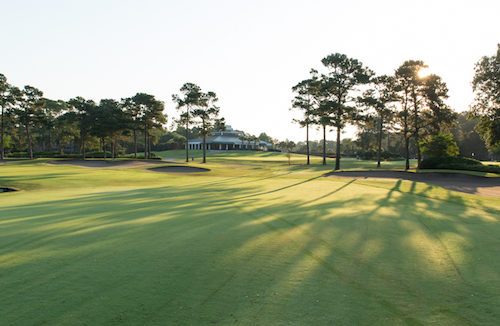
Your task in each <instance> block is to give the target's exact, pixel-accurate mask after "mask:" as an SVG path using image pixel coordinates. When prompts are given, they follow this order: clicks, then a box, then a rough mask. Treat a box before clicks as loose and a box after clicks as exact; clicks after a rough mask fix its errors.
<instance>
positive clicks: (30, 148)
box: [26, 124, 33, 160]
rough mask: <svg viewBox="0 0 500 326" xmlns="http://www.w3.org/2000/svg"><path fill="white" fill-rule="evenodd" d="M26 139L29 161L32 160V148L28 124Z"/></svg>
mask: <svg viewBox="0 0 500 326" xmlns="http://www.w3.org/2000/svg"><path fill="white" fill-rule="evenodd" d="M26 137H27V138H28V149H29V153H30V160H32V159H33V147H32V144H31V134H30V128H29V126H28V124H26Z"/></svg>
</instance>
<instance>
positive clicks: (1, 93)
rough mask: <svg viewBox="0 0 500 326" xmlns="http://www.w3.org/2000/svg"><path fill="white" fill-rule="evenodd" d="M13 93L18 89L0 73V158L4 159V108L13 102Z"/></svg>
mask: <svg viewBox="0 0 500 326" xmlns="http://www.w3.org/2000/svg"><path fill="white" fill-rule="evenodd" d="M13 93H14V94H16V93H17V94H19V93H20V92H19V89H17V91H16V88H13V87H12V86H11V85H9V84H8V83H7V78H6V77H5V76H4V75H3V74H0V109H1V112H2V115H1V119H2V121H1V132H0V159H1V160H3V159H4V155H5V118H6V114H5V113H6V110H7V109H8V108H9V107H11V106H12V104H13V103H14V97H13V96H12V95H13Z"/></svg>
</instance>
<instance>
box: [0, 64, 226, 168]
mask: <svg viewBox="0 0 500 326" xmlns="http://www.w3.org/2000/svg"><path fill="white" fill-rule="evenodd" d="M186 85H191V86H192V89H196V90H197V91H198V95H200V96H201V97H200V98H198V99H197V100H196V101H194V102H192V103H191V104H190V107H191V106H192V108H193V110H192V111H191V112H188V117H189V119H188V121H189V123H190V124H189V125H188V129H187V130H188V133H186V130H185V128H184V127H183V124H184V123H185V122H186V116H187V115H186V113H183V114H181V117H180V119H179V120H177V121H175V123H176V125H177V129H176V130H174V131H168V130H166V128H165V125H166V123H167V115H166V114H165V105H164V103H163V102H162V101H159V100H157V99H156V98H155V96H153V95H150V94H146V93H137V94H136V95H134V96H131V97H127V98H122V99H120V100H115V99H102V100H100V101H99V103H96V102H94V101H93V100H89V99H85V98H83V97H75V98H72V99H70V100H68V101H62V100H52V99H48V98H45V97H44V96H43V92H42V91H41V90H39V89H37V88H35V87H32V86H24V88H18V87H16V86H14V85H10V84H9V83H8V82H7V78H6V77H5V76H4V75H2V74H0V109H1V135H0V159H4V157H6V155H8V156H9V157H29V158H31V159H33V158H34V157H81V158H83V159H85V158H87V157H102V158H108V157H110V158H116V157H118V156H119V155H121V156H123V155H124V154H126V153H133V154H130V155H129V157H134V158H146V159H150V158H153V157H154V154H153V151H161V150H168V149H179V148H184V147H185V144H186V140H187V139H189V137H196V136H205V137H206V135H208V134H210V132H211V131H212V130H214V129H215V128H219V129H220V128H223V127H224V123H223V119H219V118H218V110H219V109H218V107H217V106H215V105H214V103H215V102H216V101H217V97H216V95H215V93H214V92H207V93H203V92H201V89H200V88H199V87H198V86H196V85H195V84H192V83H186V84H185V85H184V86H183V88H181V91H183V90H184V88H185V87H186ZM191 95H192V94H190V95H188V97H189V96H191ZM175 98H176V97H175V95H174V99H175ZM189 99H191V97H189ZM183 103H184V102H182V103H181V102H179V101H178V103H177V104H178V109H179V110H182V109H183V107H184V106H185V105H184V104H183ZM142 153H143V154H142Z"/></svg>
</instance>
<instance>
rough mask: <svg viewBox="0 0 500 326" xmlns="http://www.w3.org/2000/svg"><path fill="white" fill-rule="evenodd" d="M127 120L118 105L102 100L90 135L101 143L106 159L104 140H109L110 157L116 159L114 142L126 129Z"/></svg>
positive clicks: (112, 101)
mask: <svg viewBox="0 0 500 326" xmlns="http://www.w3.org/2000/svg"><path fill="white" fill-rule="evenodd" d="M128 122H129V120H128V119H127V116H126V113H125V112H124V111H123V110H122V106H121V105H120V103H118V102H117V101H115V100H113V99H102V100H101V102H100V103H99V106H98V107H97V110H96V117H95V120H94V126H93V128H92V133H93V134H94V135H95V136H97V137H99V138H100V139H101V142H102V145H103V146H102V147H103V152H104V158H106V139H110V140H111V155H112V158H116V142H117V138H118V136H119V135H120V134H123V133H124V132H125V130H126V128H127V127H128Z"/></svg>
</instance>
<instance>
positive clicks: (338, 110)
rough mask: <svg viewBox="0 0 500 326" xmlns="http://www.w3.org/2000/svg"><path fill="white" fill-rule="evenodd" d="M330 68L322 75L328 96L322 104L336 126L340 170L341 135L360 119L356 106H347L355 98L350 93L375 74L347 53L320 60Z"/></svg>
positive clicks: (336, 161)
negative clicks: (346, 128)
mask: <svg viewBox="0 0 500 326" xmlns="http://www.w3.org/2000/svg"><path fill="white" fill-rule="evenodd" d="M321 62H322V63H323V65H324V66H325V67H326V68H327V69H328V70H329V71H328V73H327V75H324V76H323V79H324V83H323V86H324V91H325V93H326V98H325V101H324V103H323V104H322V106H323V108H324V111H326V112H328V114H329V115H330V117H331V122H332V125H333V126H334V127H335V128H336V129H337V148H336V157H335V170H338V169H340V144H341V140H340V135H341V131H342V129H343V128H344V127H345V126H346V124H347V123H350V122H353V121H355V120H356V119H358V118H359V116H358V112H357V111H358V110H357V108H356V107H355V106H352V105H348V104H349V103H350V101H351V99H352V97H351V94H350V93H351V92H352V91H353V90H354V89H355V88H356V87H357V86H358V85H361V84H366V83H368V82H369V81H370V77H371V75H373V73H372V72H371V71H370V70H369V69H368V68H366V67H364V66H363V64H362V63H361V62H360V61H358V60H356V59H353V58H349V57H347V56H346V55H345V54H340V53H335V54H330V55H329V56H327V57H325V58H323V59H322V60H321Z"/></svg>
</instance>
